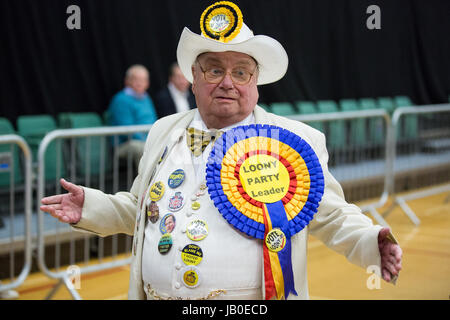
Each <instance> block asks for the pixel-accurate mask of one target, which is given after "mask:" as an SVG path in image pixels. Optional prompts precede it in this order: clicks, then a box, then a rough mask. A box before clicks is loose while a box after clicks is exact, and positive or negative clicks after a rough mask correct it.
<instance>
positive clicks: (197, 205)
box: [191, 201, 200, 210]
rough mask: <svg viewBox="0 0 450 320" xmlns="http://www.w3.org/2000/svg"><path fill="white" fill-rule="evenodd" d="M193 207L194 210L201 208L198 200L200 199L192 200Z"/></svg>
mask: <svg viewBox="0 0 450 320" xmlns="http://www.w3.org/2000/svg"><path fill="white" fill-rule="evenodd" d="M191 208H192V210H198V209H200V202H198V201H194V202H192V204H191Z"/></svg>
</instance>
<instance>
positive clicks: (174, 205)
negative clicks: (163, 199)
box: [169, 192, 185, 211]
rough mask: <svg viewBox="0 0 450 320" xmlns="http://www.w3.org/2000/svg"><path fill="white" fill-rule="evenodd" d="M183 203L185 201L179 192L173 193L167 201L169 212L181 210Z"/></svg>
mask: <svg viewBox="0 0 450 320" xmlns="http://www.w3.org/2000/svg"><path fill="white" fill-rule="evenodd" d="M184 203H185V199H184V196H183V195H182V194H181V192H175V194H174V195H173V196H172V197H171V198H170V199H169V210H170V211H178V210H180V209H181V208H183V206H184Z"/></svg>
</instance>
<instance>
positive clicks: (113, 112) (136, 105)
mask: <svg viewBox="0 0 450 320" xmlns="http://www.w3.org/2000/svg"><path fill="white" fill-rule="evenodd" d="M149 86H150V75H149V72H148V70H147V69H146V68H145V67H144V66H142V65H133V66H131V67H130V68H128V70H127V72H126V75H125V88H124V89H123V90H122V91H120V92H118V93H117V94H116V95H114V97H113V98H112V100H111V103H110V105H109V109H108V113H109V121H110V125H113V126H114V125H116V126H127V125H142V124H152V123H154V122H155V121H156V120H157V115H156V111H155V107H154V105H153V101H152V99H151V98H150V96H149V95H148V94H147V92H146V91H147V89H148V88H149ZM146 138H147V133H145V132H139V133H135V134H133V135H132V136H131V139H129V137H128V136H119V139H118V143H119V149H118V152H119V157H120V158H122V157H127V156H128V154H129V153H130V154H131V155H132V157H133V160H134V162H135V164H136V167H137V166H138V164H139V160H140V158H141V156H142V153H143V150H144V145H145V140H146ZM113 141H117V140H113Z"/></svg>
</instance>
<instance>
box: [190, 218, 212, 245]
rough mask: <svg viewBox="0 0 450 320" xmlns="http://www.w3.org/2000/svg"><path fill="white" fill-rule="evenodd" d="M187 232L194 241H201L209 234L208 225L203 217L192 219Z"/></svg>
mask: <svg viewBox="0 0 450 320" xmlns="http://www.w3.org/2000/svg"><path fill="white" fill-rule="evenodd" d="M186 234H187V236H188V238H189V239H191V240H193V241H200V240H203V239H205V238H206V237H207V236H208V225H207V224H206V222H205V221H203V220H201V219H196V220H193V221H191V222H190V223H189V224H188V226H187V227H186Z"/></svg>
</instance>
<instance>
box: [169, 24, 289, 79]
mask: <svg viewBox="0 0 450 320" xmlns="http://www.w3.org/2000/svg"><path fill="white" fill-rule="evenodd" d="M225 51H235V52H241V53H245V54H248V55H249V56H251V57H253V58H254V59H255V60H256V61H257V62H258V67H259V76H258V83H257V84H258V85H262V84H268V83H272V82H275V81H278V80H280V79H281V78H282V77H283V76H284V75H285V74H286V71H287V68H288V63H289V59H288V56H287V53H286V51H285V50H284V48H283V46H282V45H281V44H280V43H279V42H278V41H277V40H275V39H273V38H271V37H268V36H264V35H257V36H253V37H251V38H250V39H248V40H245V41H243V42H240V43H232V44H231V43H222V42H219V41H215V40H212V39H208V38H205V37H202V36H200V35H198V34H196V33H194V32H192V31H190V30H189V29H188V28H186V27H185V28H184V30H183V32H182V34H181V37H180V41H179V42H178V48H177V60H178V65H179V66H180V69H181V71H182V72H183V74H184V76H185V77H186V79H187V80H188V81H189V82H191V83H192V81H193V76H192V69H191V68H192V65H193V64H194V62H195V59H197V57H198V56H199V55H200V54H202V53H205V52H225Z"/></svg>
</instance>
